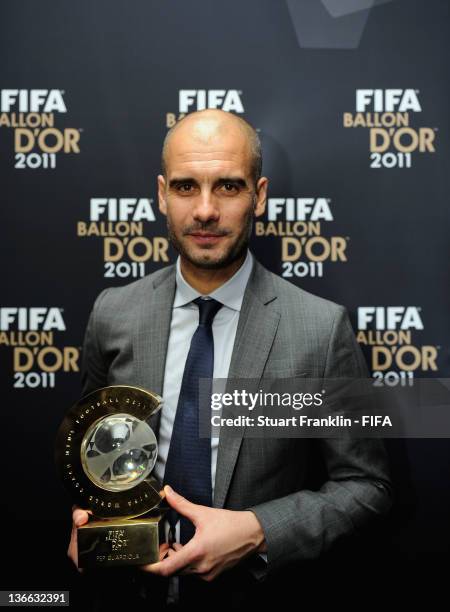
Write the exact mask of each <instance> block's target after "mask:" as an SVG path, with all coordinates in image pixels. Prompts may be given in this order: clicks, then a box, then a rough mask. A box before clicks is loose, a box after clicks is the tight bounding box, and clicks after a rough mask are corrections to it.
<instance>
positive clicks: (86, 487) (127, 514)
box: [56, 385, 166, 568]
mask: <svg viewBox="0 0 450 612" xmlns="http://www.w3.org/2000/svg"><path fill="white" fill-rule="evenodd" d="M161 406H162V398H161V397H159V396H158V395H156V394H155V393H152V392H151V391H146V390H144V389H140V388H138V387H131V386H128V385H114V386H110V387H104V388H103V389H98V390H97V391H94V392H93V393H90V394H89V395H87V396H85V397H83V398H82V399H81V400H80V401H79V402H77V403H76V404H75V405H74V406H73V407H72V408H71V409H70V410H69V412H68V413H67V415H66V416H65V418H64V420H63V422H62V424H61V427H60V429H59V432H58V435H57V439H56V464H57V468H58V470H59V472H60V474H61V478H62V481H63V483H64V485H65V487H66V489H67V490H68V491H69V493H70V495H71V497H72V499H73V501H74V503H75V504H76V505H77V506H79V507H80V508H82V509H84V510H90V511H91V512H92V516H91V518H90V520H89V522H88V523H86V525H83V526H82V527H79V528H78V530H77V539H78V566H79V567H83V568H87V567H116V566H119V565H142V564H146V563H154V562H156V561H159V537H158V534H159V523H160V521H161V518H162V516H163V513H164V511H165V509H166V505H165V503H164V501H165V500H164V493H163V491H162V487H161V485H160V483H158V482H157V480H156V479H155V478H154V477H153V476H152V470H153V468H154V466H155V463H156V459H157V454H158V446H157V440H156V436H155V434H154V432H153V430H152V428H151V427H150V425H149V419H150V417H152V416H153V415H155V414H156V413H157V412H158V411H159V410H160V408H161Z"/></svg>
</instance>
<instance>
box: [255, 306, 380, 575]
mask: <svg viewBox="0 0 450 612" xmlns="http://www.w3.org/2000/svg"><path fill="white" fill-rule="evenodd" d="M323 376H324V378H341V377H349V378H350V377H359V378H365V377H367V376H368V372H367V366H366V364H365V361H364V357H363V355H362V353H361V349H360V347H359V345H358V343H357V342H356V338H355V336H354V334H353V330H352V327H351V324H350V321H349V318H348V315H347V313H346V310H345V308H343V307H342V306H340V307H339V308H338V311H337V313H336V315H335V318H334V322H333V326H332V331H331V335H330V340H329V344H328V351H327V357H326V363H325V368H324V374H323ZM317 442H318V443H319V444H320V447H321V452H322V454H323V458H324V461H325V465H326V469H327V474H328V480H327V481H326V482H325V483H324V484H323V486H322V487H321V489H320V490H318V491H310V490H301V491H298V492H294V493H292V494H290V495H287V496H285V497H283V498H279V499H274V500H271V501H268V502H266V503H262V504H258V505H256V506H254V507H250V508H249V510H252V511H253V512H254V513H255V514H256V516H257V518H258V519H259V521H260V523H261V526H262V528H263V530H264V534H265V539H266V545H267V563H268V565H267V572H271V571H272V570H275V569H278V568H279V567H282V566H283V565H284V564H286V563H289V562H292V561H301V560H306V559H314V558H317V557H319V556H320V555H321V554H322V553H323V552H324V551H326V550H328V549H329V548H330V546H331V545H332V544H333V543H334V542H336V541H337V540H339V539H341V538H342V537H344V536H348V535H351V534H353V533H355V532H357V531H358V530H359V529H360V528H361V527H363V526H364V525H365V524H366V523H367V522H368V521H369V520H370V519H372V518H373V517H375V516H380V515H383V514H385V513H386V512H387V511H388V509H389V507H390V497H391V496H390V492H391V487H390V480H389V475H388V465H387V457H386V452H385V448H384V444H383V442H382V440H377V439H344V438H343V439H320V440H318V441H317Z"/></svg>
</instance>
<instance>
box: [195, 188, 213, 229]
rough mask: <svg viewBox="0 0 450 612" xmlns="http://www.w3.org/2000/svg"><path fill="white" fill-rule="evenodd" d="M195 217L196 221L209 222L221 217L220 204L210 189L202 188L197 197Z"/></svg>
mask: <svg viewBox="0 0 450 612" xmlns="http://www.w3.org/2000/svg"><path fill="white" fill-rule="evenodd" d="M193 217H194V219H195V220H196V221H200V222H201V223H207V222H208V221H217V220H218V219H219V206H218V202H217V201H216V198H215V197H214V194H213V193H211V191H209V190H202V191H201V193H200V195H199V197H198V198H197V199H196V202H195V205H194V210H193Z"/></svg>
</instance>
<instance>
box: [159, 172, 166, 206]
mask: <svg viewBox="0 0 450 612" xmlns="http://www.w3.org/2000/svg"><path fill="white" fill-rule="evenodd" d="M158 204H159V210H160V212H161V213H162V214H163V215H167V203H166V179H165V178H164V177H163V175H162V174H159V175H158Z"/></svg>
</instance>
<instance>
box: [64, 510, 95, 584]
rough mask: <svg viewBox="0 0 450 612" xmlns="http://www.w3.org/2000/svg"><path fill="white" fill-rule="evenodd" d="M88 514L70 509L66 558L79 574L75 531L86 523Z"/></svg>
mask: <svg viewBox="0 0 450 612" xmlns="http://www.w3.org/2000/svg"><path fill="white" fill-rule="evenodd" d="M89 514H92V513H91V512H89V511H88V510H82V509H81V508H78V507H77V506H73V507H72V533H71V536H70V542H69V548H68V549H67V556H68V557H69V559H71V561H72V562H73V563H74V565H75V567H76V568H77V570H78V571H79V572H81V571H82V570H81V569H80V568H79V567H78V546H77V529H78V527H81V525H85V524H86V523H87V522H88V520H89Z"/></svg>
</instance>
